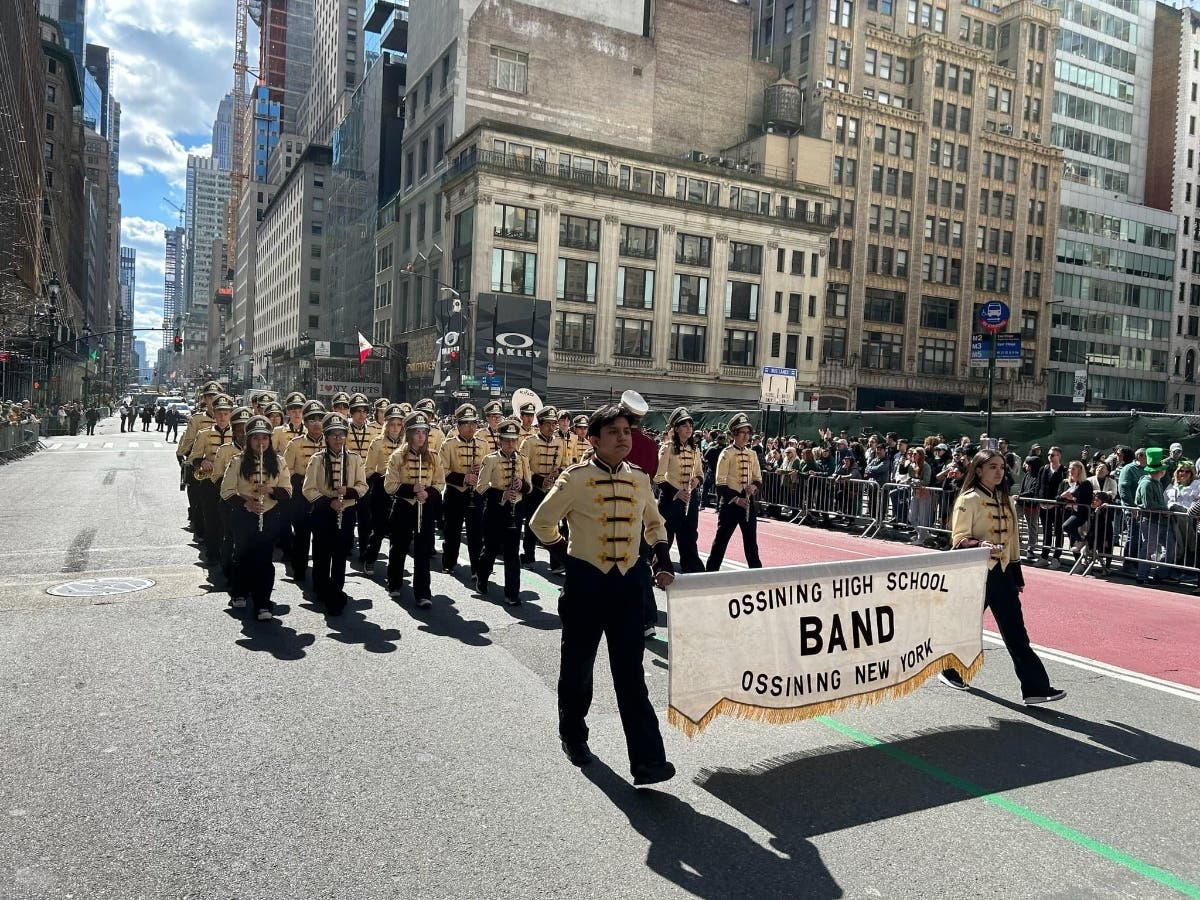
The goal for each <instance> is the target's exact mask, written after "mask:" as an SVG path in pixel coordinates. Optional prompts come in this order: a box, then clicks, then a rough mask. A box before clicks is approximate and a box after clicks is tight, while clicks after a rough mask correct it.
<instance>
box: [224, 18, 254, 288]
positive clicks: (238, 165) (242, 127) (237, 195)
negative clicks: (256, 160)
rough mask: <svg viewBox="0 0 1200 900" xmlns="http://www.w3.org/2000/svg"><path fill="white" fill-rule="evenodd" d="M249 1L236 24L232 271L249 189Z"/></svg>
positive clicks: (228, 238) (229, 224)
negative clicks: (241, 211) (241, 206)
mask: <svg viewBox="0 0 1200 900" xmlns="http://www.w3.org/2000/svg"><path fill="white" fill-rule="evenodd" d="M249 6H250V4H249V0H237V12H236V17H237V20H236V22H235V29H234V45H233V122H232V125H233V128H232V131H233V134H232V135H230V145H231V148H232V151H233V152H232V154H231V159H232V166H231V171H230V173H229V206H228V208H227V209H226V210H225V247H226V253H227V254H228V259H229V261H230V268H233V260H234V259H235V258H236V250H235V246H236V239H237V208H238V205H239V204H240V203H241V200H242V191H243V190H245V187H246V172H245V170H244V169H243V167H242V163H243V160H242V155H243V152H244V150H243V144H244V141H245V131H246V74H247V73H248V72H249V70H250V67H249V65H248V63H247V60H246V19H247V18H248V17H249V14H250V10H249Z"/></svg>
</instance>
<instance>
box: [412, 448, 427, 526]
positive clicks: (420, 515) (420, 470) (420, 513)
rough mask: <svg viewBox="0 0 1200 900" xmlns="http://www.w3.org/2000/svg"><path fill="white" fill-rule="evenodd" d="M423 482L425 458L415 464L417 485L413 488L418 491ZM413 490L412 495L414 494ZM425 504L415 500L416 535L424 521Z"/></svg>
mask: <svg viewBox="0 0 1200 900" xmlns="http://www.w3.org/2000/svg"><path fill="white" fill-rule="evenodd" d="M424 480H425V457H424V456H422V457H421V461H420V462H419V463H417V483H416V484H415V485H414V486H413V487H414V488H415V489H416V490H420V488H421V482H422V481H424ZM416 490H414V492H413V493H414V494H415V493H416ZM424 513H425V504H424V503H422V502H421V501H420V500H417V534H420V533H421V525H422V523H423V522H424V521H425V516H424Z"/></svg>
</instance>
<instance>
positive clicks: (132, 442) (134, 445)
mask: <svg viewBox="0 0 1200 900" xmlns="http://www.w3.org/2000/svg"><path fill="white" fill-rule="evenodd" d="M137 445H138V442H137V441H130V442H129V449H130V450H132V449H133V448H134V447H136V446H137Z"/></svg>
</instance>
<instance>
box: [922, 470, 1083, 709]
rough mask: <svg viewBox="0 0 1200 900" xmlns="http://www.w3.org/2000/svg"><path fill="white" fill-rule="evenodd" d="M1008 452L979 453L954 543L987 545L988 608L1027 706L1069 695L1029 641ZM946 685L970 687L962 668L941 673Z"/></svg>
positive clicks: (958, 510)
mask: <svg viewBox="0 0 1200 900" xmlns="http://www.w3.org/2000/svg"><path fill="white" fill-rule="evenodd" d="M1004 472H1005V467H1004V456H1003V454H1001V453H1000V451H998V450H980V451H979V452H978V453H976V454H975V458H974V459H972V460H971V463H970V465H969V466H968V469H967V474H966V477H965V478H964V479H963V486H962V493H960V494H959V496H958V499H957V500H956V501H955V503H954V512H953V518H952V519H951V525H950V529H951V535H950V541H951V545H952V546H953V547H954V548H955V549H956V550H958V549H963V548H967V547H987V548H988V549H989V550H991V551H992V552H991V557H990V558H989V559H988V575H987V587H986V589H985V593H984V601H983V602H984V607H985V608H991V610H992V615H993V616H994V617H995V619H996V625H997V626H998V627H999V629H1000V636H1001V637H1002V638H1004V646H1005V647H1006V648H1007V649H1008V653H1009V656H1011V657H1012V661H1013V668H1014V669H1016V672H1017V679H1018V680H1019V681H1020V682H1021V694H1022V696H1023V697H1024V700H1025V705H1026V706H1036V705H1037V704H1040V703H1053V702H1054V701H1055V700H1061V699H1062V698H1063V697H1065V696H1066V695H1067V692H1066V691H1061V690H1059V689H1058V688H1054V687H1051V686H1050V677H1049V676H1048V675H1047V674H1046V667H1045V666H1044V665H1042V661H1041V659H1039V658H1038V655H1037V654H1036V653H1035V652H1034V651H1033V648H1032V647H1030V646H1029V634H1028V633H1027V632H1026V630H1025V617H1024V615H1023V614H1022V612H1021V597H1020V592H1021V591H1023V590H1024V589H1025V578H1024V576H1023V575H1022V573H1021V544H1020V540H1019V538H1018V535H1017V507H1016V504H1015V503H1014V502H1013V499H1012V497H1011V496H1010V495H1009V493H1008V490H1007V488H1006V487H1005V485H1004ZM938 678H939V680H940V681H941V682H942V684H945V685H947V686H948V687H952V688H954V689H956V690H960V691H965V690H966V689H967V685H966V683H965V682H964V681H963V680H962V677H961V676H960V675H959V674H958V672H956V671H954V670H953V669H946V670H944V671H943V672H942V674H941V675H940V676H938Z"/></svg>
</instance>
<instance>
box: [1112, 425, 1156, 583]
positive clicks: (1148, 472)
mask: <svg viewBox="0 0 1200 900" xmlns="http://www.w3.org/2000/svg"><path fill="white" fill-rule="evenodd" d="M1143 472H1144V474H1143V475H1142V478H1141V480H1140V481H1138V485H1137V491H1136V492H1135V493H1134V504H1135V505H1136V506H1137V508H1138V509H1142V510H1146V511H1148V512H1149V513H1150V514H1149V515H1144V516H1141V517H1140V518H1141V523H1140V525H1141V529H1140V530H1141V543H1142V552H1141V553H1140V554H1139V556H1138V559H1139V560H1140V561H1139V562H1138V567H1137V583H1138V584H1145V583H1146V581H1147V580H1148V579H1149V578H1150V561H1151V560H1153V559H1156V558H1158V557H1159V554H1160V553H1161V552H1162V549H1163V535H1164V534H1165V529H1164V526H1165V525H1167V524H1168V522H1167V515H1166V513H1167V497H1166V493H1165V491H1164V490H1163V486H1162V479H1163V476H1164V475H1166V473H1167V467H1166V466H1165V465H1164V464H1163V448H1162V447H1147V448H1146V464H1145V466H1144V467H1143ZM1124 477H1125V472H1124V471H1123V470H1122V472H1121V478H1122V480H1123V479H1124ZM1118 489H1120V483H1119V482H1118ZM1165 574H1166V573H1164V571H1163V569H1161V568H1158V569H1156V570H1155V573H1154V575H1155V578H1154V580H1156V581H1163V580H1166V579H1165V578H1164V575H1165Z"/></svg>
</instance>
